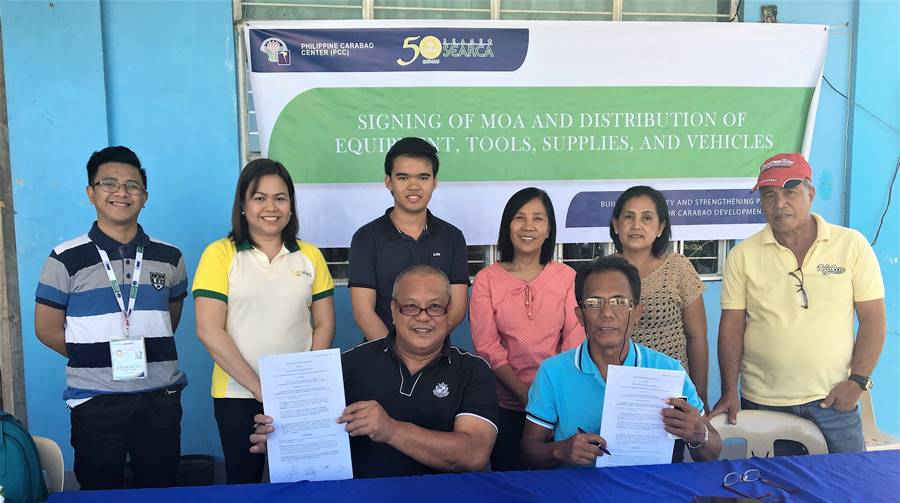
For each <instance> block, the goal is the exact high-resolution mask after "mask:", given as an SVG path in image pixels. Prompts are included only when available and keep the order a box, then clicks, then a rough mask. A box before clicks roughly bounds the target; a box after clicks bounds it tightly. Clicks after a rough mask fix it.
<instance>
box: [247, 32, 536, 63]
mask: <svg viewBox="0 0 900 503" xmlns="http://www.w3.org/2000/svg"><path fill="white" fill-rule="evenodd" d="M417 31H418V33H410V32H409V30H408V29H394V28H385V29H318V30H277V33H276V32H275V31H271V30H263V29H251V30H250V32H249V34H250V47H251V48H253V49H254V50H253V51H251V54H250V64H251V68H252V71H253V72H257V73H272V72H398V71H436V70H439V71H482V72H483V71H501V72H511V71H515V70H516V69H518V68H519V67H520V66H521V65H522V63H523V62H524V60H525V56H526V54H527V52H528V29H526V28H490V29H473V28H458V29H457V28H423V29H420V30H417Z"/></svg>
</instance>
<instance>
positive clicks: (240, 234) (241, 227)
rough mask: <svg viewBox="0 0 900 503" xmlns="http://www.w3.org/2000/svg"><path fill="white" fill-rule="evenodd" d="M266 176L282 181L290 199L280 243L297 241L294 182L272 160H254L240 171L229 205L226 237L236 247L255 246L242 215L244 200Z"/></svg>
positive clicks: (297, 222) (298, 226)
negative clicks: (289, 212)
mask: <svg viewBox="0 0 900 503" xmlns="http://www.w3.org/2000/svg"><path fill="white" fill-rule="evenodd" d="M266 175H276V176H278V177H280V178H281V179H282V180H284V183H285V185H287V190H288V195H289V196H290V198H291V214H290V216H289V217H288V223H287V225H286V226H285V227H284V229H282V230H281V242H282V243H290V242H291V240H292V239H297V233H299V232H300V220H299V219H298V218H297V200H296V196H295V194H294V182H293V180H291V174H290V173H288V170H287V169H286V168H285V167H284V164H281V163H280V162H278V161H273V160H272V159H265V158H262V159H255V160H253V161H250V162H248V163H247V165H246V166H244V169H243V170H241V176H239V177H238V182H237V188H236V189H235V191H234V203H233V204H232V205H231V232H230V233H229V234H228V237H230V238H231V240H232V241H234V243H235V244H236V245H239V244H243V243H250V244H252V245H255V244H256V243H254V242H253V239H252V238H250V226H249V225H248V224H247V217H246V215H244V198H245V197H246V196H247V193H248V192H250V193H253V192H256V188H257V187H259V179H260V178H262V177H264V176H266Z"/></svg>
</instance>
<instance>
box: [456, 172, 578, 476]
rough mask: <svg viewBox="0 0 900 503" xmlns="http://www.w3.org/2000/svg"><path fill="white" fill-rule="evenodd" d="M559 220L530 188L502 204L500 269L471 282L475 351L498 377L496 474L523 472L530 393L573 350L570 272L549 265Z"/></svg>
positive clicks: (544, 197) (547, 199) (539, 192)
mask: <svg viewBox="0 0 900 503" xmlns="http://www.w3.org/2000/svg"><path fill="white" fill-rule="evenodd" d="M555 246H556V217H555V215H554V213H553V203H551V201H550V197H549V196H548V195H547V193H546V192H544V191H543V190H541V189H538V188H534V187H529V188H526V189H522V190H520V191H519V192H516V193H515V194H514V195H513V196H512V197H511V198H510V199H509V201H508V202H507V203H506V208H504V209H503V216H502V218H501V220H500V236H499V238H498V244H497V247H498V249H499V252H500V260H499V262H497V263H495V264H493V265H491V266H489V267H487V268H485V269H482V270H481V271H480V272H479V273H478V275H477V276H475V283H474V284H473V286H472V294H471V299H470V301H469V325H470V328H471V331H472V342H473V343H474V344H475V349H476V350H477V351H478V353H479V354H480V355H481V356H483V357H484V358H485V359H487V361H488V362H489V363H490V364H491V368H493V369H494V375H495V376H496V377H497V381H498V383H497V398H498V400H499V405H500V415H499V424H498V425H497V427H498V429H499V434H498V436H497V443H496V444H495V445H494V451H493V453H492V455H491V466H492V468H493V469H494V470H521V469H523V467H522V465H521V463H520V461H519V442H520V441H521V438H522V429H523V427H524V425H525V412H524V410H525V405H526V404H527V402H528V388H529V387H530V386H531V382H532V381H533V380H534V376H535V374H536V373H537V369H538V366H539V365H540V364H541V362H542V361H544V359H546V358H548V357H550V356H553V355H556V354H558V353H560V352H562V351H566V350H568V349H571V348H573V347H576V346H578V344H580V343H581V341H582V340H583V339H584V330H583V329H582V327H581V325H580V324H579V323H578V320H577V319H576V317H575V293H574V283H575V271H574V270H573V269H572V268H571V267H569V266H567V265H565V264H562V263H560V262H554V261H553V260H552V259H553V251H554V248H555Z"/></svg>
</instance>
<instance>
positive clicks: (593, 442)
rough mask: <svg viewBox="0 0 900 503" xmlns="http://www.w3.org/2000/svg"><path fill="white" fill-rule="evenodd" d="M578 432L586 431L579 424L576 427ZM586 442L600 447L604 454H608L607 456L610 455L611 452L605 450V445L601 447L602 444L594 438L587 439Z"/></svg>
mask: <svg viewBox="0 0 900 503" xmlns="http://www.w3.org/2000/svg"><path fill="white" fill-rule="evenodd" d="M578 433H587V432H586V431H584V428H582V427H581V426H579V427H578ZM588 443H589V444H591V445H596V446H597V447H599V448H600V450H601V451H603V453H604V454H606V455H608V456H612V453H611V452H609V450H607V448H606V447H603V446H602V445H600V442H597V441H596V440H588Z"/></svg>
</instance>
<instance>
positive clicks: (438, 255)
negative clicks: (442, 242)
mask: <svg viewBox="0 0 900 503" xmlns="http://www.w3.org/2000/svg"><path fill="white" fill-rule="evenodd" d="M431 256H432V257H440V256H441V252H434V253H432V254H431Z"/></svg>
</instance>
